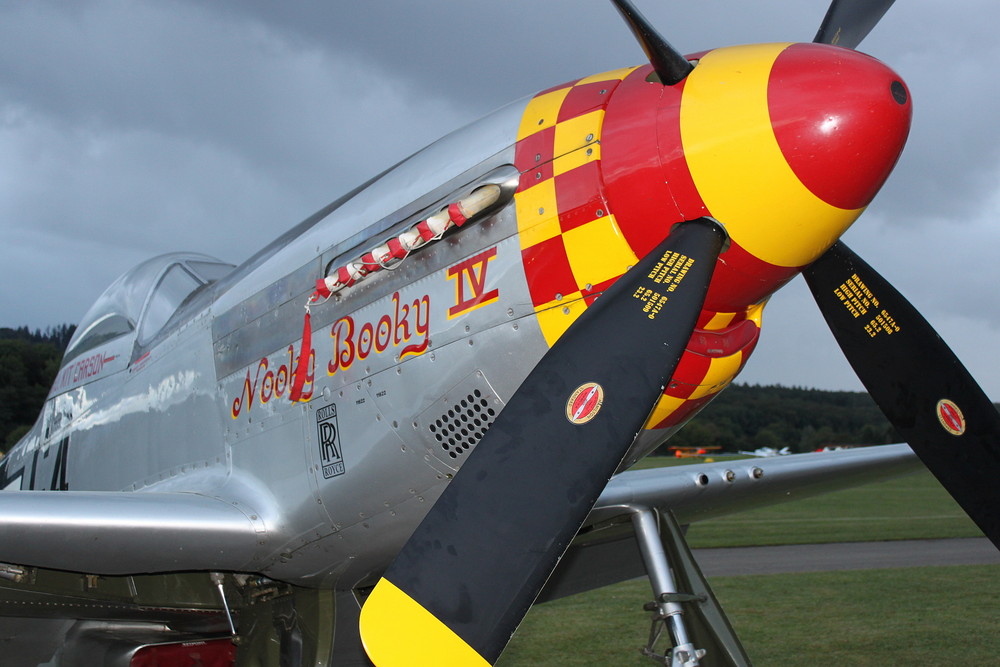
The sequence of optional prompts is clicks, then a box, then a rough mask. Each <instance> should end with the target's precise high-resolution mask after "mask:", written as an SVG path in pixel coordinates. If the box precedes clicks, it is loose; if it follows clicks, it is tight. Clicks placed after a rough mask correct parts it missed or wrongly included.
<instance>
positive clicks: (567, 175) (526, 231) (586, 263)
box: [514, 68, 746, 428]
mask: <svg viewBox="0 0 1000 667" xmlns="http://www.w3.org/2000/svg"><path fill="white" fill-rule="evenodd" d="M633 70H634V68H630V69H622V70H617V71H614V72H607V73H604V74H598V75H595V76H591V77H588V78H586V79H580V80H578V81H574V82H571V83H567V84H564V85H562V86H557V87H555V88H551V89H549V90H545V91H542V92H541V93H539V94H537V95H536V96H535V97H534V98H532V100H531V101H530V102H529V103H528V105H527V108H526V109H525V112H524V115H523V117H522V119H521V125H520V127H519V129H518V136H517V144H516V148H515V165H516V167H517V168H518V170H519V171H520V173H521V176H520V183H519V186H518V189H517V192H516V193H515V195H514V199H515V204H516V210H517V221H518V233H519V237H520V241H521V257H522V262H523V265H524V272H525V277H526V279H527V283H528V290H529V292H530V294H531V300H532V305H533V306H534V309H535V313H536V316H537V318H538V324H539V327H540V328H541V331H542V334H543V335H544V336H545V339H546V342H547V343H548V344H549V345H550V346H551V345H552V344H553V343H554V342H555V341H556V340H557V339H558V338H559V337H560V336H561V335H562V334H563V333H564V332H565V331H566V329H567V328H569V326H570V324H572V323H573V321H574V320H575V319H576V318H577V317H578V316H579V315H580V314H581V313H582V312H583V311H584V310H585V309H586V308H587V307H588V306H589V305H590V304H591V303H593V301H594V299H596V298H597V296H598V295H599V294H600V293H601V292H602V291H604V289H606V288H607V287H608V286H609V285H610V284H611V283H613V282H614V281H615V280H616V279H617V278H618V277H620V276H621V275H622V274H623V273H625V271H627V270H628V269H629V268H630V267H631V266H633V265H634V264H635V263H636V262H637V261H638V258H637V257H636V254H635V252H634V251H633V249H632V247H631V246H630V245H629V243H628V239H627V238H626V236H625V235H624V234H623V232H622V230H621V228H620V227H619V225H618V223H617V221H616V220H615V216H614V214H613V213H612V212H611V210H610V209H609V206H608V203H607V200H606V198H605V188H604V183H603V180H602V173H601V130H602V126H603V123H604V115H605V109H606V107H607V104H608V101H609V99H610V97H611V94H612V92H613V91H614V89H615V88H616V87H617V86H618V85H619V84H620V83H621V81H622V80H623V79H624V78H625V77H626V76H627V75H628V74H630V73H631V72H632V71H633ZM745 317H746V314H744V313H739V314H737V313H703V314H702V317H701V318H700V319H699V322H698V328H699V329H701V330H703V332H704V333H705V334H706V335H709V336H710V337H711V336H713V335H714V334H712V333H711V331H709V330H723V329H726V328H727V327H730V326H731V325H732V324H733V323H734V322H738V321H742V320H743V319H745ZM745 358H746V357H745V355H744V354H743V353H742V352H741V351H739V350H732V349H729V350H728V351H727V353H725V354H723V355H719V354H717V353H712V352H711V351H709V350H708V349H706V350H703V351H700V352H699V351H694V352H692V351H691V350H688V351H686V353H685V354H684V355H683V357H682V359H681V363H680V365H679V366H678V368H677V370H676V371H675V373H674V376H673V381H672V382H671V383H670V385H669V386H668V387H667V388H666V389H665V391H664V395H663V397H662V398H661V400H660V401H659V402H658V403H657V406H656V408H655V409H654V411H653V414H652V416H651V418H650V420H649V421H648V422H647V424H646V428H665V427H667V426H672V425H674V424H676V423H679V422H680V421H683V420H684V419H686V418H687V416H689V415H690V414H692V413H693V412H694V411H696V410H697V409H698V408H700V407H701V406H702V405H704V404H705V403H707V402H708V401H709V400H710V399H711V397H712V396H714V394H715V393H717V392H718V391H719V390H721V389H722V388H723V387H725V386H726V385H727V384H728V383H729V382H730V381H731V379H732V377H733V376H734V375H735V373H736V371H737V370H739V368H740V367H741V366H742V365H743V362H744V361H745Z"/></svg>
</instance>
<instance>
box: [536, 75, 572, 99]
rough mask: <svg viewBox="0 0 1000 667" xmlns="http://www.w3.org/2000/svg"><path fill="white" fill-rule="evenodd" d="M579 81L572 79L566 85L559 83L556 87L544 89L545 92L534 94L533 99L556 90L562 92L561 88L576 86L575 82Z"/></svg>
mask: <svg viewBox="0 0 1000 667" xmlns="http://www.w3.org/2000/svg"><path fill="white" fill-rule="evenodd" d="M579 80H580V79H573V80H572V81H567V82H566V83H560V84H559V85H558V86H552V87H551V88H546V89H545V90H540V91H538V92H537V93H535V97H541V96H542V95H545V94H546V93H553V92H555V91H557V90H562V89H563V88H569V87H570V86H573V85H576V82H577V81H579Z"/></svg>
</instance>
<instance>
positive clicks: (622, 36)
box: [0, 0, 1000, 400]
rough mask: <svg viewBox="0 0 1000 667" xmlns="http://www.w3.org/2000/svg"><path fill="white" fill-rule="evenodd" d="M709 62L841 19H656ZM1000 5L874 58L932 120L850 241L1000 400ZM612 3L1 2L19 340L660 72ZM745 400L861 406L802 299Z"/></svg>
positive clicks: (869, 47) (790, 9)
mask: <svg viewBox="0 0 1000 667" xmlns="http://www.w3.org/2000/svg"><path fill="white" fill-rule="evenodd" d="M637 4H638V5H639V7H640V8H641V10H642V11H643V12H644V13H645V14H646V15H647V16H648V17H649V18H650V19H651V20H652V21H653V22H654V23H655V24H656V25H657V26H659V28H660V29H661V30H662V31H663V32H664V34H665V35H666V36H667V37H668V39H670V40H671V42H672V43H673V44H674V45H675V46H677V47H678V48H679V49H680V50H682V51H685V52H692V51H697V50H702V49H706V48H711V47H714V46H723V45H729V44H739V43H747V42H760V41H808V40H811V39H812V37H813V35H814V34H815V31H816V29H817V27H818V25H819V23H820V20H821V19H822V17H823V14H824V12H825V9H826V6H825V2H824V0H787V1H786V2H777V1H774V0H758V1H756V2H752V3H749V2H746V1H745V0H714V1H711V2H708V1H706V2H697V3H692V2H680V1H679V0H638V2H637ZM998 20H1000V6H998V5H996V3H995V2H994V1H988V0H954V1H952V2H947V3H946V2H941V1H940V0H899V1H898V2H897V4H896V6H894V7H893V8H892V9H891V10H890V11H889V13H888V14H887V15H886V17H885V18H884V19H883V21H882V23H881V24H880V25H879V26H878V27H877V28H876V29H875V30H874V31H873V32H872V34H871V35H870V36H869V37H868V39H866V40H865V42H864V43H863V44H862V45H861V50H863V51H866V52H868V53H871V54H872V55H875V56H876V57H878V58H880V59H882V60H884V61H885V62H887V63H888V64H889V65H890V66H892V67H894V68H895V69H896V70H897V71H898V72H899V73H900V74H901V75H902V76H903V78H904V80H906V81H907V83H908V85H909V86H910V89H911V92H912V95H913V99H914V109H915V111H914V121H913V128H912V132H911V135H910V141H909V145H908V146H907V149H906V151H905V152H904V155H903V157H902V159H901V161H900V163H899V165H898V166H897V168H896V171H895V173H894V174H893V176H892V177H891V178H890V180H889V183H888V184H887V185H886V187H885V188H884V189H883V191H882V193H881V194H880V195H879V197H878V198H877V199H876V201H875V203H874V204H873V205H872V206H871V207H870V209H869V211H868V212H867V213H866V214H865V215H864V216H863V217H862V218H861V220H860V221H859V222H858V223H857V224H856V225H855V227H854V228H853V229H851V231H849V232H848V234H847V235H846V237H845V240H846V241H847V242H848V244H849V245H850V246H851V247H852V248H853V249H854V250H855V251H857V252H858V253H859V254H861V255H862V256H863V257H864V258H866V259H867V260H868V261H869V262H870V263H872V264H873V265H874V266H875V267H876V268H877V269H878V270H879V271H880V272H882V274H883V275H884V276H886V277H887V278H888V279H889V280H890V281H892V282H893V283H894V284H895V285H896V286H897V287H898V288H899V289H900V290H901V291H902V292H903V293H904V294H906V295H907V296H908V297H909V298H910V300H911V301H913V302H914V304H915V305H916V306H917V307H918V308H919V309H921V310H922V312H923V313H924V314H925V316H926V317H927V318H928V319H929V320H930V321H931V322H932V323H933V324H934V326H935V327H936V328H937V329H938V331H939V332H940V333H941V334H942V336H943V337H944V338H945V340H947V341H948V342H949V343H950V344H951V345H952V347H953V349H955V351H956V353H957V354H958V355H959V356H960V357H961V359H962V360H963V361H964V362H965V363H966V365H967V366H968V367H969V368H970V370H971V371H972V373H973V375H975V376H976V377H977V379H979V381H980V382H981V383H982V384H983V386H984V387H985V389H986V391H987V393H988V394H990V396H991V397H992V398H993V399H994V400H998V399H1000V353H998V351H1000V292H998V285H1000V261H998V257H997V252H998V250H1000V131H998V129H997V120H996V118H997V110H998V108H1000V75H998V74H997V69H996V67H997V65H996V64H997V63H998V62H1000V43H998V41H997V40H996V38H995V26H996V25H997V22H998ZM641 61H642V53H641V51H640V50H639V48H638V47H637V46H636V44H635V43H634V42H633V40H632V37H631V34H630V33H629V32H628V30H627V29H626V28H625V27H624V25H623V24H622V23H621V21H620V19H619V18H618V16H617V13H616V12H615V11H614V9H613V8H612V7H611V5H610V3H609V2H606V1H604V0H505V1H504V2H472V1H470V0H462V1H461V2H459V1H443V0H437V1H436V2H413V1H412V0H405V1H403V0H382V1H378V2H363V3H362V2H351V3H348V2H329V1H321V0H315V1H313V2H304V1H303V2H282V3H273V2H263V1H259V2H251V1H246V0H244V1H241V2H220V1H215V2H211V3H209V2H205V3H198V2H193V1H191V2H186V1H183V0H173V1H164V0H161V1H158V2H155V3H153V2H141V1H132V2H127V1H125V0H95V1H88V0H67V1H66V2H50V1H44V0H35V1H34V2H21V3H3V4H2V5H0V233H2V243H0V326H17V325H21V324H27V325H29V326H31V327H45V326H48V325H53V324H57V323H62V322H76V321H77V320H79V318H80V317H81V316H82V315H83V313H84V312H85V311H86V310H87V308H88V307H89V306H90V304H91V303H92V302H93V300H94V299H95V298H96V297H97V295H98V294H100V292H101V291H102V290H103V289H104V288H105V287H106V286H107V284H108V283H110V282H111V280H113V279H114V278H115V277H116V276H117V275H119V274H120V273H122V272H123V271H125V270H127V269H129V268H130V267H132V266H133V265H135V264H137V263H138V262H140V261H142V260H144V259H147V258H149V257H152V256H154V255H157V254H161V253H164V252H169V251H174V250H195V251H201V252H206V253H208V254H211V255H215V256H217V257H219V258H221V259H224V260H227V261H230V262H233V263H239V262H241V261H242V260H244V259H246V258H247V257H248V256H249V255H250V254H251V253H252V252H253V251H255V250H257V249H258V248H260V247H261V246H263V245H264V244H266V243H267V242H269V241H270V240H272V239H273V238H274V237H276V236H277V235H279V234H280V233H281V232H283V231H285V230H286V229H288V228H289V227H291V226H292V225H294V224H295V223H296V222H298V221H299V220H301V219H303V218H305V217H306V216H307V215H309V214H310V213H312V212H313V211H315V210H316V209H318V208H320V207H321V206H323V205H325V204H326V203H328V202H330V201H332V200H333V199H335V198H336V197H337V196H339V195H340V194H342V193H343V192H344V191H346V190H348V189H350V188H351V187H353V186H355V185H357V184H358V183H360V182H362V181H364V180H366V179H367V178H369V177H370V176H371V175H373V174H375V173H377V172H379V171H381V170H382V169H384V168H385V167H386V166H388V165H389V164H392V163H394V162H395V161H397V160H399V159H401V158H402V157H405V156H406V155H408V154H410V153H412V152H413V151H414V150H417V149H419V148H420V147H422V146H424V145H425V144H427V143H429V142H431V141H433V140H434V139H436V138H438V137H439V136H441V135H443V134H445V133H447V132H448V131H450V130H452V129H455V128H457V127H458V126H460V125H463V124H465V123H467V122H470V121H472V120H474V119H476V118H477V117H479V116H481V115H483V114H485V113H487V112H489V111H491V110H492V109H494V108H496V107H498V106H500V105H502V104H504V103H505V102H507V101H510V100H512V99H515V98H518V97H521V96H524V95H527V94H530V93H533V92H535V91H537V90H540V89H543V88H547V87H549V86H551V85H553V84H556V83H560V82H562V81H566V80H569V79H575V78H578V77H580V76H583V75H587V74H591V73H595V72H601V71H605V70H609V69H614V68H618V67H621V66H625V65H633V64H638V63H640V62H641ZM741 379H743V380H745V381H749V382H759V383H782V384H786V385H800V386H811V387H819V388H824V389H860V384H859V383H858V381H857V380H856V378H855V377H854V375H853V372H852V371H851V370H850V368H849V367H848V366H847V364H846V362H845V361H843V359H842V357H841V356H840V353H839V351H838V349H837V348H836V344H835V343H834V342H833V338H832V336H831V335H830V334H829V332H828V331H827V330H826V328H825V325H824V324H823V322H822V319H821V316H820V315H819V313H818V312H817V311H816V308H815V305H814V304H813V302H812V299H811V297H809V295H808V293H807V291H806V290H805V287H804V284H803V283H802V281H801V279H797V280H796V281H795V282H794V283H793V284H791V285H790V286H789V287H787V288H786V289H784V290H783V291H782V292H780V293H779V294H778V295H776V296H775V298H774V299H773V300H772V302H771V304H770V305H769V306H768V309H767V311H766V312H765V327H764V332H763V334H762V342H761V345H760V346H759V347H758V350H757V353H756V354H755V356H754V358H753V359H752V360H751V361H750V364H749V365H748V368H747V370H746V371H745V373H744V375H743V376H742V378H741Z"/></svg>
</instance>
